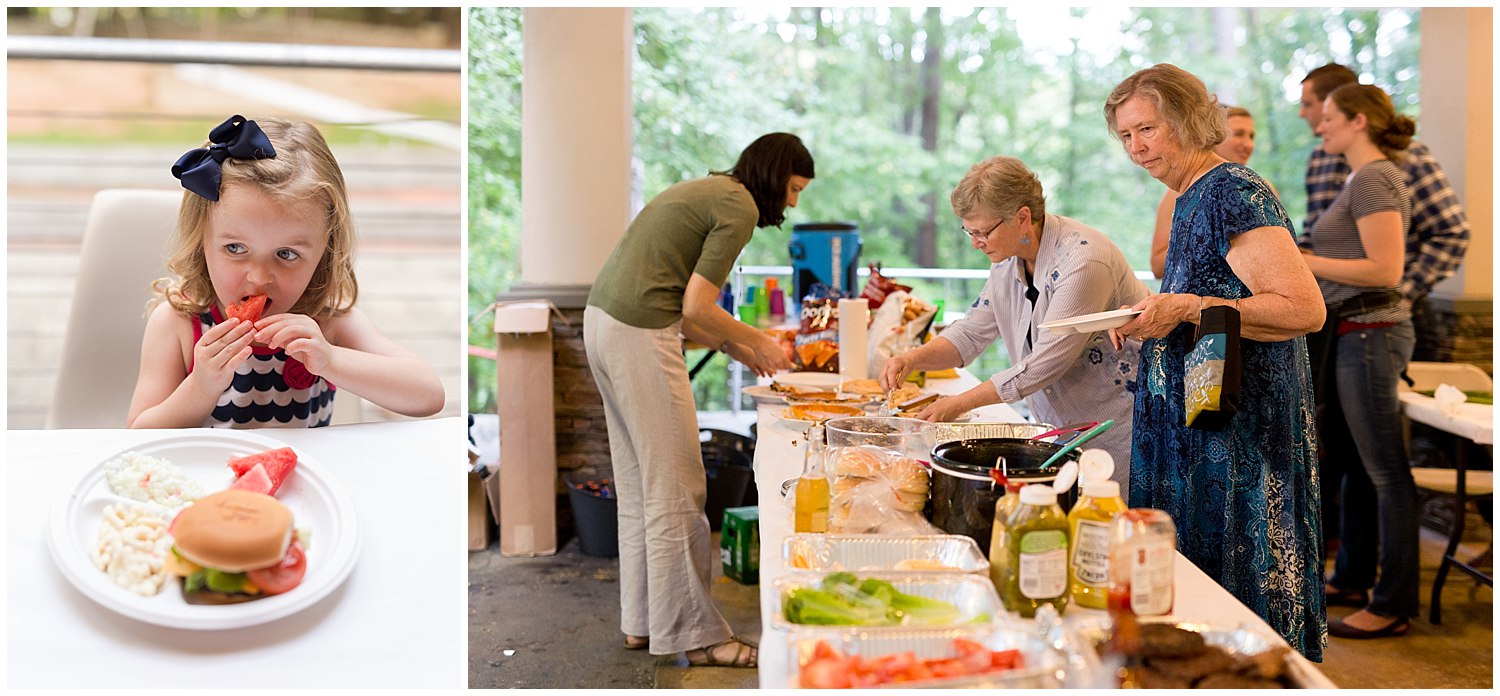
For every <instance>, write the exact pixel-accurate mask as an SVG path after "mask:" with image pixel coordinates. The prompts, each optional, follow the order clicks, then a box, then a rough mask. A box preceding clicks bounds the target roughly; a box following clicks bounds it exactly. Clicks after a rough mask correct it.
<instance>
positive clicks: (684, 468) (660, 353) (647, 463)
mask: <svg viewBox="0 0 1500 696" xmlns="http://www.w3.org/2000/svg"><path fill="white" fill-rule="evenodd" d="M583 342H584V347H585V348H586V349H587V351H588V360H589V370H590V371H591V372H592V373H593V375H594V382H595V383H597V384H598V385H599V394H600V395H601V396H602V397H603V398H604V418H605V423H606V425H607V426H608V428H609V450H610V457H611V459H612V460H613V468H614V483H615V491H616V493H617V495H618V499H619V510H620V513H619V524H620V630H621V631H623V632H625V633H626V634H628V635H632V636H650V637H651V653H652V654H654V655H670V654H673V653H678V652H682V651H684V650H693V649H696V648H702V647H705V646H708V645H713V644H715V643H720V642H723V641H725V640H728V639H729V638H730V637H731V636H732V635H733V634H732V633H731V631H730V628H729V622H727V621H725V620H724V617H723V616H722V615H720V614H719V610H718V608H716V607H715V606H714V603H713V599H712V597H711V596H710V595H709V581H710V579H711V577H712V572H713V565H712V563H713V562H714V559H715V556H716V554H715V553H714V551H715V549H714V548H713V547H712V537H711V536H710V533H709V526H708V517H707V516H705V515H704V514H703V505H704V503H705V502H706V500H707V498H708V489H707V482H706V480H705V477H704V474H703V454H702V451H701V449H700V445H699V441H698V410H697V407H696V405H695V404H694V402H693V389H692V384H691V383H690V382H689V380H688V374H687V363H686V361H685V360H684V358H683V355H682V339H681V338H680V337H679V327H678V325H677V324H673V325H672V326H668V327H666V328H663V329H640V328H636V327H634V326H629V325H627V324H623V323H621V322H619V321H617V320H615V318H614V317H611V316H610V315H609V314H608V313H607V312H605V311H604V310H602V309H599V308H598V307H594V306H589V307H587V308H586V309H585V310H584V313H583Z"/></svg>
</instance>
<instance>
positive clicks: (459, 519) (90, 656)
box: [5, 418, 468, 688]
mask: <svg viewBox="0 0 1500 696" xmlns="http://www.w3.org/2000/svg"><path fill="white" fill-rule="evenodd" d="M182 432H184V431H142V430H51V431H44V430H13V431H9V432H8V433H7V434H6V462H5V486H6V490H7V495H6V515H5V519H6V527H7V528H6V533H5V540H6V579H7V583H6V595H5V597H6V602H7V614H6V631H7V658H8V660H7V661H8V665H7V686H8V687H9V688H38V687H92V688H100V687H136V688H140V687H153V686H165V687H173V688H184V687H196V688H224V687H226V686H233V687H278V688H287V687H297V688H321V687H345V688H370V687H395V688H464V687H465V686H466V684H467V676H466V665H467V643H466V640H467V634H468V630H467V625H466V617H467V596H468V593H467V591H466V589H465V588H466V587H467V585H466V582H467V581H466V577H465V576H466V573H465V563H464V559H465V558H466V555H467V554H466V552H465V550H464V549H465V548H466V543H465V540H464V532H463V530H464V529H465V525H466V518H465V506H464V490H465V487H464V483H465V479H464V466H463V464H464V463H466V462H467V461H468V460H467V456H466V454H465V445H466V440H465V434H464V425H463V421H462V420H461V419H459V418H441V419H434V420H425V421H407V422H392V423H365V424H359V425H345V426H334V427H330V428H318V429H313V430H305V429H299V430H290V429H288V430H282V429H275V428H266V429H259V430H255V431H253V432H255V433H256V434H257V435H261V436H264V437H269V438H272V439H275V440H280V441H282V442H284V443H286V444H287V445H289V446H291V447H293V448H295V449H296V450H298V451H299V452H301V453H303V454H304V455H305V456H307V457H309V458H310V459H313V460H315V461H317V462H318V463H319V464H320V465H322V467H323V468H324V469H325V470H326V472H327V474H328V475H329V477H330V478H333V479H336V480H337V482H338V484H339V485H340V486H341V487H343V488H344V490H345V491H346V492H347V493H348V494H349V497H350V498H351V499H352V500H353V503H354V506H355V514H356V517H357V524H358V529H359V545H360V549H359V555H358V560H357V562H356V565H355V566H354V571H353V572H352V573H351V574H350V575H349V578H348V579H347V580H345V581H344V583H343V585H342V586H340V587H339V588H338V589H336V590H334V591H333V592H332V593H330V594H329V595H328V596H327V597H325V598H323V600H322V601H320V602H318V603H317V604H314V605H313V606H311V607H309V608H308V609H306V610H304V611H302V612H299V613H297V614H293V615H291V616H289V617H286V618H283V619H280V620H277V621H272V622H270V623H267V624H262V625H259V626H252V627H248V628H240V629H233V630H223V631H192V630H180V629H172V628H164V627H160V626H156V625H153V624H149V623H143V622H140V621H136V620H134V619H130V618H127V617H125V616H122V615H120V614H117V613H115V612H113V611H110V610H108V609H105V608H104V607H102V606H101V605H99V604H97V603H95V602H94V601H93V600H91V599H89V598H88V597H86V596H85V595H83V594H82V593H81V592H79V591H78V590H76V589H74V587H73V585H71V584H70V583H69V582H68V581H67V580H66V579H65V578H64V577H63V575H62V573H61V572H60V571H59V570H58V569H57V567H56V565H54V563H53V560H52V558H51V556H50V555H49V553H48V550H47V544H46V539H45V536H46V528H47V520H48V514H49V510H50V507H51V505H52V503H53V500H54V498H55V496H56V494H57V493H58V492H59V490H62V489H66V488H67V487H70V486H72V485H74V484H75V483H76V482H77V481H78V480H79V478H80V477H81V476H82V475H83V474H84V472H85V471H87V470H88V469H89V468H90V467H92V466H94V465H95V464H98V463H99V462H101V461H102V460H103V459H104V458H105V457H108V456H109V455H111V454H113V453H115V452H117V451H119V450H122V449H125V448H128V447H133V446H136V445H138V444H144V443H147V442H150V441H152V440H153V439H157V438H161V437H163V436H165V435H169V434H180V433H182ZM163 591H166V592H174V591H176V589H175V588H171V587H168V588H165V589H164V590H163Z"/></svg>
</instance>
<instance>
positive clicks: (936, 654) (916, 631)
mask: <svg viewBox="0 0 1500 696" xmlns="http://www.w3.org/2000/svg"><path fill="white" fill-rule="evenodd" d="M956 639H964V640H972V641H974V642H976V643H979V644H981V645H983V646H984V647H986V648H988V649H990V650H1018V651H1020V653H1021V658H1022V666H1021V667H1018V668H1016V669H1011V670H1005V671H1001V672H993V673H989V674H977V675H970V676H962V677H952V678H948V679H933V680H926V681H917V682H901V683H894V684H885V685H881V688H900V689H911V688H923V689H958V688H963V689H1055V688H1059V687H1061V686H1063V669H1064V665H1065V659H1064V656H1063V655H1062V654H1061V653H1060V652H1058V651H1057V650H1055V649H1053V648H1052V647H1051V646H1049V645H1048V644H1047V642H1046V641H1044V640H1043V639H1042V638H1040V637H1038V636H1037V635H1035V633H1034V632H1033V631H1028V630H1025V629H1024V628H1023V627H1022V625H1020V624H1012V623H1004V624H998V625H990V626H960V627H954V628H925V629H922V628H902V629H897V630H888V631H871V630H868V629H857V628H846V629H842V630H834V631H830V630H827V629H824V630H809V629H807V628H805V627H798V628H794V629H792V631H791V633H790V634H789V636H788V640H787V643H786V645H787V656H786V661H785V664H786V665H787V675H786V681H785V682H784V686H786V687H788V688H793V689H795V688H799V687H800V685H801V679H800V677H801V673H802V666H803V665H805V664H807V662H808V661H809V660H810V659H811V658H812V655H813V649H814V648H815V647H816V646H817V644H818V641H820V640H821V641H825V642H827V643H828V645H829V647H832V648H833V649H834V650H837V651H838V652H839V653H841V654H844V655H859V656H862V657H866V658H877V657H883V656H886V655H897V654H900V653H905V652H910V653H913V654H915V656H916V657H917V659H919V660H926V659H933V658H937V659H942V658H949V657H954V656H955V655H957V654H958V653H957V649H956V647H955V645H954V640H956Z"/></svg>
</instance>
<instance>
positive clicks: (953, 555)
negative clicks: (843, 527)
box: [781, 534, 990, 573]
mask: <svg viewBox="0 0 1500 696" xmlns="http://www.w3.org/2000/svg"><path fill="white" fill-rule="evenodd" d="M781 557H782V560H783V561H785V563H786V567H788V568H792V569H796V570H812V571H819V572H833V571H838V570H847V571H852V572H860V571H915V572H950V573H987V572H989V568H990V565H989V562H988V561H986V560H985V558H984V554H982V553H980V551H979V545H978V544H976V543H974V540H973V539H970V538H969V537H966V536H961V535H957V534H933V535H927V536H884V535H879V534H793V535H791V536H789V537H787V538H786V541H785V542H783V544H782V554H781Z"/></svg>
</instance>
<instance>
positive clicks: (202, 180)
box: [172, 114, 276, 201]
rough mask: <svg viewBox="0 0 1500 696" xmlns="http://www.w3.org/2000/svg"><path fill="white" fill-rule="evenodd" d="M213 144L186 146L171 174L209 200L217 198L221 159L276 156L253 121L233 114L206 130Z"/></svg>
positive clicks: (263, 132)
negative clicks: (187, 147) (189, 148)
mask: <svg viewBox="0 0 1500 696" xmlns="http://www.w3.org/2000/svg"><path fill="white" fill-rule="evenodd" d="M208 140H209V142H210V143H213V144H212V145H209V146H208V147H200V148H197V149H193V150H188V151H187V152H186V153H184V154H183V155H182V156H181V157H178V158H177V163H176V164H174V165H172V176H175V177H177V178H178V179H180V180H181V181H182V187H183V188H185V189H187V190H189V191H192V192H193V193H196V194H198V195H200V196H203V197H204V198H207V199H208V200H211V201H217V200H219V177H220V172H219V165H220V164H222V163H223V162H224V160H226V159H228V158H230V157H233V158H235V159H270V158H272V157H275V156H276V148H274V147H271V139H270V138H267V137H266V134H265V131H262V130H261V129H260V126H259V125H257V124H256V123H255V122H254V121H250V120H247V119H246V118H245V117H244V116H241V115H239V114H235V115H233V116H230V117H229V119H228V120H226V121H224V122H223V123H220V124H219V125H218V126H216V127H215V128H214V129H213V130H211V131H209V132H208Z"/></svg>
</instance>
